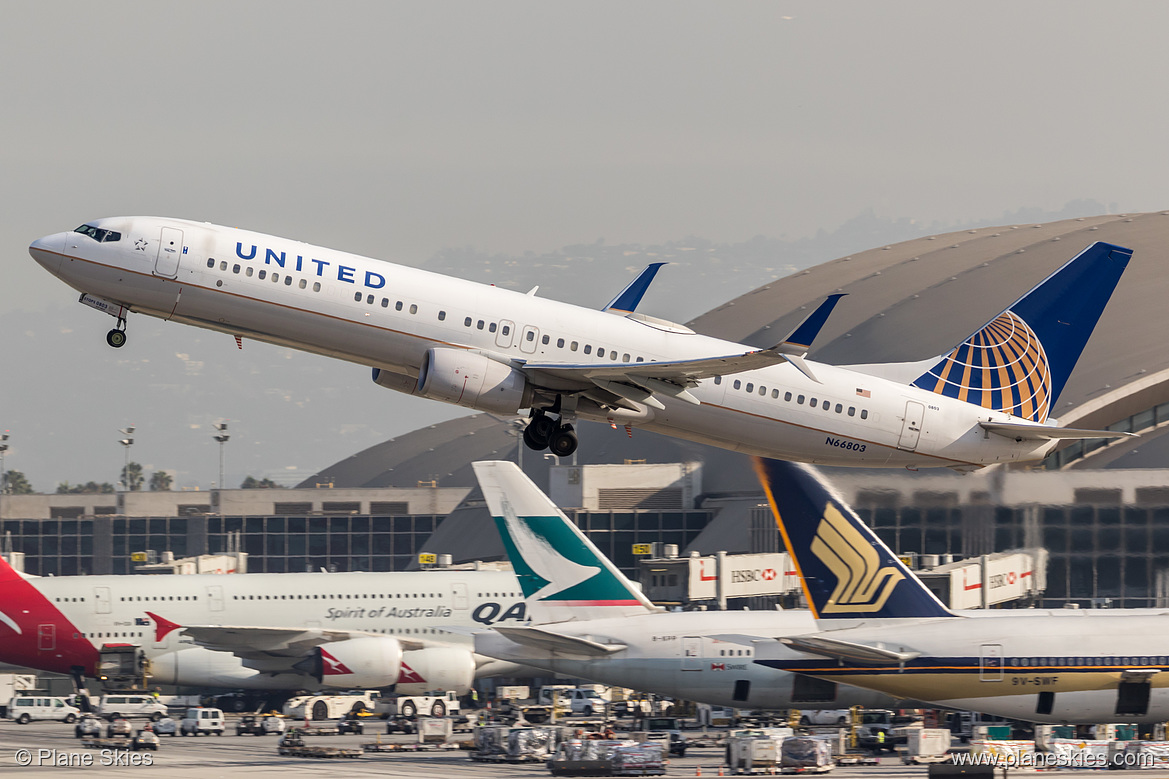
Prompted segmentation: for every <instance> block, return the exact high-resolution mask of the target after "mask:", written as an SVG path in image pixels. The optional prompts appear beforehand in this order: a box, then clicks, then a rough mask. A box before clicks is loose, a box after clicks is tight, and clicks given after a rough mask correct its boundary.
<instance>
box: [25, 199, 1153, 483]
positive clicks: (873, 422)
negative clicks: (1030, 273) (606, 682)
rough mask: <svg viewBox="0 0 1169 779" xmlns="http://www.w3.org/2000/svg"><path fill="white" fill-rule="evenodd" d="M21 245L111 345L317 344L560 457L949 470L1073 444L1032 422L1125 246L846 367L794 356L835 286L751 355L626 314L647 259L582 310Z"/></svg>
mask: <svg viewBox="0 0 1169 779" xmlns="http://www.w3.org/2000/svg"><path fill="white" fill-rule="evenodd" d="M29 251H30V253H31V254H32V256H33V257H34V258H35V259H36V260H37V261H38V262H39V263H41V264H42V265H43V266H44V267H45V268H46V269H48V270H49V271H50V272H51V273H53V274H54V275H56V276H58V277H59V278H61V279H62V280H63V281H65V282H66V283H67V284H69V285H70V286H72V287H74V288H75V289H77V290H79V291H80V292H81V293H83V294H82V296H81V301H82V302H83V303H87V304H89V305H91V306H93V307H94V308H97V309H99V310H103V311H106V312H107V313H109V314H111V315H112V316H115V317H117V319H118V326H117V327H116V328H115V329H113V330H111V331H110V332H109V334H108V336H107V340H108V341H109V343H110V344H111V345H113V346H121V345H122V344H123V343H125V341H126V333H125V320H126V317H127V315H128V314H129V313H130V312H141V313H145V314H150V315H152V316H157V317H160V318H163V319H168V320H174V321H177V322H182V323H185V324H192V325H196V326H198V327H204V328H209V329H213V330H220V331H222V332H225V333H229V334H232V335H235V336H239V337H241V338H248V339H257V340H261V341H266V342H270V343H275V344H281V345H285V346H289V347H293V348H296V349H302V350H305V351H310V352H315V353H318V354H325V355H329V356H331V357H337V358H340V359H343V360H348V361H350V362H355V363H359V364H361V365H366V366H370V367H372V368H374V380H375V381H376V382H377V383H378V384H380V385H381V386H384V387H388V388H390V389H395V390H398V391H401V392H406V393H410V394H415V395H420V396H423V397H428V398H433V399H436V400H442V401H445V402H448V403H455V404H458V405H461V406H466V407H468V408H475V409H480V410H484V411H490V412H494V413H500V414H513V413H516V412H518V411H520V410H521V409H530V416H531V423H530V424H529V425H528V428H527V431H526V433H525V441H526V443H527V444H528V445H529V446H531V447H532V448H536V449H542V448H551V450H552V451H553V452H555V453H557V454H561V455H563V454H568V453H571V452H572V451H574V450H575V449H576V437H575V435H574V433H573V430H572V423H573V421H574V419H575V418H577V417H583V418H588V419H596V420H601V421H610V422H613V423H615V424H619V425H635V426H640V427H644V428H645V429H648V430H653V431H656V432H660V433H665V434H667V435H672V436H677V437H681V438H687V439H690V440H694V441H701V442H704V443H710V444H714V445H716V446H720V447H724V448H728V449H733V450H738V451H742V452H747V453H751V454H757V455H763V456H768V457H777V458H782V459H791V460H799V461H807V462H815V463H826V464H832V465H845V466H865V467H900V466H908V467H936V466H946V467H954V468H959V469H968V468H973V467H979V466H983V465H987V464H992V463H998V462H1010V461H1025V460H1035V459H1039V458H1042V457H1043V456H1045V455H1046V453H1047V452H1049V451H1050V450H1051V448H1052V447H1053V446H1054V445H1055V440H1054V439H1056V438H1061V437H1083V435H1081V434H1080V433H1082V432H1083V431H1079V432H1077V431H1067V430H1059V429H1055V428H1053V427H1050V426H1046V425H1045V424H1044V423H1045V422H1047V421H1048V413H1049V411H1050V409H1051V408H1052V407H1053V405H1054V401H1055V399H1056V398H1057V397H1058V395H1059V392H1060V390H1061V389H1062V387H1063V384H1064V382H1065V381H1066V379H1067V376H1068V374H1070V372H1071V369H1072V367H1074V365H1075V362H1076V360H1077V359H1078V357H1079V355H1080V352H1081V351H1082V349H1083V346H1084V343H1086V341H1087V339H1088V336H1089V335H1090V334H1091V331H1092V329H1093V328H1094V327H1095V323H1096V321H1097V319H1098V317H1099V314H1100V312H1101V311H1102V310H1103V308H1104V306H1105V305H1106V303H1107V301H1108V298H1109V296H1110V295H1111V293H1112V290H1113V288H1114V287H1115V285H1116V283H1117V281H1118V280H1119V278H1120V274H1121V273H1122V272H1123V270H1124V267H1125V266H1126V264H1127V262H1128V259H1129V257H1130V256H1131V251H1129V250H1127V249H1121V248H1119V247H1114V246H1110V245H1108V244H1101V243H1097V244H1093V245H1092V246H1091V247H1089V248H1088V249H1086V250H1085V251H1084V252H1082V253H1081V254H1080V255H1079V256H1077V257H1076V258H1075V259H1074V260H1072V261H1070V262H1069V263H1068V264H1066V265H1065V266H1064V267H1063V268H1061V269H1060V270H1059V271H1057V272H1056V273H1055V274H1053V275H1052V276H1051V277H1049V279H1048V280H1047V281H1045V282H1044V283H1043V284H1040V285H1039V286H1038V287H1036V288H1035V289H1034V290H1032V291H1031V292H1030V293H1028V295H1026V296H1024V297H1023V298H1022V299H1020V301H1019V302H1018V303H1016V304H1015V305H1014V306H1013V307H1012V308H1011V309H1008V310H1007V311H1004V312H1003V313H1002V314H1000V315H999V316H998V317H996V318H995V319H993V320H991V322H989V323H988V324H987V325H986V326H985V327H984V328H982V329H980V330H979V331H978V332H976V333H974V334H973V335H972V336H971V337H970V338H969V339H967V340H966V341H964V342H963V343H962V344H959V345H958V347H956V348H955V349H954V351H953V352H952V353H950V354H947V355H941V356H939V357H937V358H933V359H930V360H926V361H924V362H922V363H901V364H888V365H881V366H867V367H866V366H861V367H859V368H856V369H848V368H842V367H835V366H830V365H822V364H813V363H811V362H807V361H805V360H804V359H803V355H804V353H806V351H807V349H808V347H809V345H810V344H811V342H812V339H813V338H814V337H815V335H816V333H817V332H818V331H819V329H820V327H821V326H822V325H823V323H824V321H825V320H826V318H827V316H828V314H829V313H830V311H831V308H832V306H833V305H835V303H836V302H837V299H838V297H839V296H832V297H831V298H829V300H827V301H825V303H824V304H823V305H822V306H820V307H819V308H818V309H817V310H816V311H815V312H814V313H813V314H812V315H811V316H810V317H809V318H808V319H807V320H805V322H804V323H803V324H802V325H801V326H800V327H799V328H797V330H796V331H794V332H793V333H792V334H791V336H789V337H788V339H786V340H785V341H784V342H782V343H779V344H776V345H775V346H774V347H772V348H770V349H762V350H758V349H752V348H749V347H746V346H744V345H742V344H736V343H731V342H728V341H722V340H718V339H715V338H709V337H706V336H702V335H699V334H696V333H694V332H692V331H690V330H688V329H687V328H685V327H682V326H680V325H675V324H671V323H669V322H665V321H663V320H659V319H655V318H653V317H648V316H645V315H642V314H638V313H635V309H636V307H637V304H638V303H639V302H640V299H641V296H642V294H643V293H644V291H645V288H646V287H647V286H648V284H649V282H650V280H651V279H652V276H653V273H654V272H655V271H656V270H657V267H656V266H651V267H650V268H648V269H647V270H646V271H645V272H643V274H642V275H641V276H639V277H638V279H637V280H636V281H635V282H634V283H633V284H631V285H630V286H629V287H627V288H626V289H625V290H624V291H623V292H622V293H621V294H620V295H618V296H617V298H615V299H614V300H613V301H612V302H611V303H610V305H609V306H608V307H606V308H605V309H604V310H601V311H597V310H590V309H585V308H582V307H579V306H574V305H569V304H566V303H560V302H557V301H553V300H546V299H542V298H539V297H537V296H536V295H535V294H531V293H530V294H526V295H525V294H521V293H518V292H512V291H509V290H505V289H500V288H497V287H494V286H489V285H484V284H477V283H474V282H470V281H466V280H463V279H458V278H452V277H449V276H442V275H438V274H435V273H430V272H427V271H424V270H419V269H416V268H410V267H404V266H401V265H394V264H391V263H388V262H383V261H379V260H374V259H369V258H366V257H358V256H355V255H351V254H346V253H343V252H339V251H335V250H332V249H326V248H322V247H318V246H310V245H308V244H304V243H298V242H296V241H291V240H288V239H285V238H278V237H275V236H270V235H263V234H260V233H254V232H248V231H244V230H237V229H234V228H227V227H219V226H215V225H211V224H205V223H197V222H191V221H185V220H178V219H162V218H153V217H125V218H107V219H98V220H95V221H92V222H87V223H86V224H85V225H82V226H81V227H80V228H78V229H77V230H75V231H73V232H65V233H57V234H55V235H50V236H47V237H45V238H41V239H39V240H37V241H35V242H33V244H32V245H31V247H30V249H29ZM534 292H535V290H533V293H534ZM1069 322H1070V324H1069Z"/></svg>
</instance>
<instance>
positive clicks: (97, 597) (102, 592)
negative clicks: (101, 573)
mask: <svg viewBox="0 0 1169 779" xmlns="http://www.w3.org/2000/svg"><path fill="white" fill-rule="evenodd" d="M110 609H111V607H110V588H109V587H94V588H93V613H94V614H109V613H110Z"/></svg>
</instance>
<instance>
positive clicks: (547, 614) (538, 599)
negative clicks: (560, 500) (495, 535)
mask: <svg viewBox="0 0 1169 779" xmlns="http://www.w3.org/2000/svg"><path fill="white" fill-rule="evenodd" d="M472 466H473V467H474V469H475V476H476V478H478V479H479V486H480V487H481V488H482V490H483V497H484V498H485V499H486V500H487V506H488V508H489V509H490V511H491V516H492V517H494V518H495V526H496V527H497V528H498V529H499V535H500V537H501V538H502V539H503V546H504V549H506V550H507V556H508V558H509V559H510V560H511V564H512V567H513V568H515V572H516V577H517V578H518V579H519V581H520V587H521V588H523V591H524V597H525V598H527V601H528V614H529V615H531V618H532V622H533V623H534V624H547V623H550V622H567V621H569V620H585V619H603V618H605V617H630V616H637V615H640V614H648V613H651V612H655V611H660V609H658V608H657V607H656V606H654V605H653V604H652V603H650V602H649V601H648V600H647V599H646V597H645V596H644V595H642V593H641V590H639V589H638V588H637V586H636V585H634V584H633V582H631V581H629V579H627V578H626V577H625V574H623V573H621V571H620V570H619V569H618V568H617V566H615V565H613V563H612V562H610V561H609V559H608V558H607V557H605V556H604V555H603V554H601V551H600V550H599V549H597V547H595V546H594V545H593V543H592V542H591V541H589V539H588V538H587V537H586V536H585V535H584V533H581V532H580V530H578V529H577V527H576V525H574V524H573V523H572V522H570V521H569V519H568V517H566V516H564V513H563V512H562V511H560V509H558V508H557V507H556V504H554V503H553V502H552V501H551V500H550V499H549V498H548V496H547V495H545V494H544V493H543V492H541V491H540V488H539V487H537V486H536V485H535V484H534V483H533V482H532V480H531V479H529V478H528V477H527V476H526V475H524V472H523V471H521V470H520V469H519V467H517V466H516V464H515V463H513V462H507V461H490V462H477V463H473V464H472Z"/></svg>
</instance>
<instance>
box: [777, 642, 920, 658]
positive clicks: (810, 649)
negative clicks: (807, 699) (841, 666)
mask: <svg viewBox="0 0 1169 779" xmlns="http://www.w3.org/2000/svg"><path fill="white" fill-rule="evenodd" d="M779 640H780V643H782V644H785V645H786V646H790V647H791V648H792V649H795V650H797V651H799V652H805V653H807V654H810V655H819V656H820V657H828V658H831V659H833V660H843V661H845V662H850V663H861V664H864V665H887V664H889V663H897V664H901V663H905V662H908V661H910V660H913V659H914V658H915V657H918V656H920V655H921V652H914V651H905V650H901V651H898V650H894V649H888V648H886V647H884V646H881V645H878V646H872V645H869V644H857V643H854V642H852V641H841V640H840V639H838V638H825V637H823V636H786V637H784V638H781V639H779Z"/></svg>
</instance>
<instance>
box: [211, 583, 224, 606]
mask: <svg viewBox="0 0 1169 779" xmlns="http://www.w3.org/2000/svg"><path fill="white" fill-rule="evenodd" d="M207 608H209V609H210V610H211V611H223V587H222V585H219V584H214V585H212V586H210V587H208V588H207Z"/></svg>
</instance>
